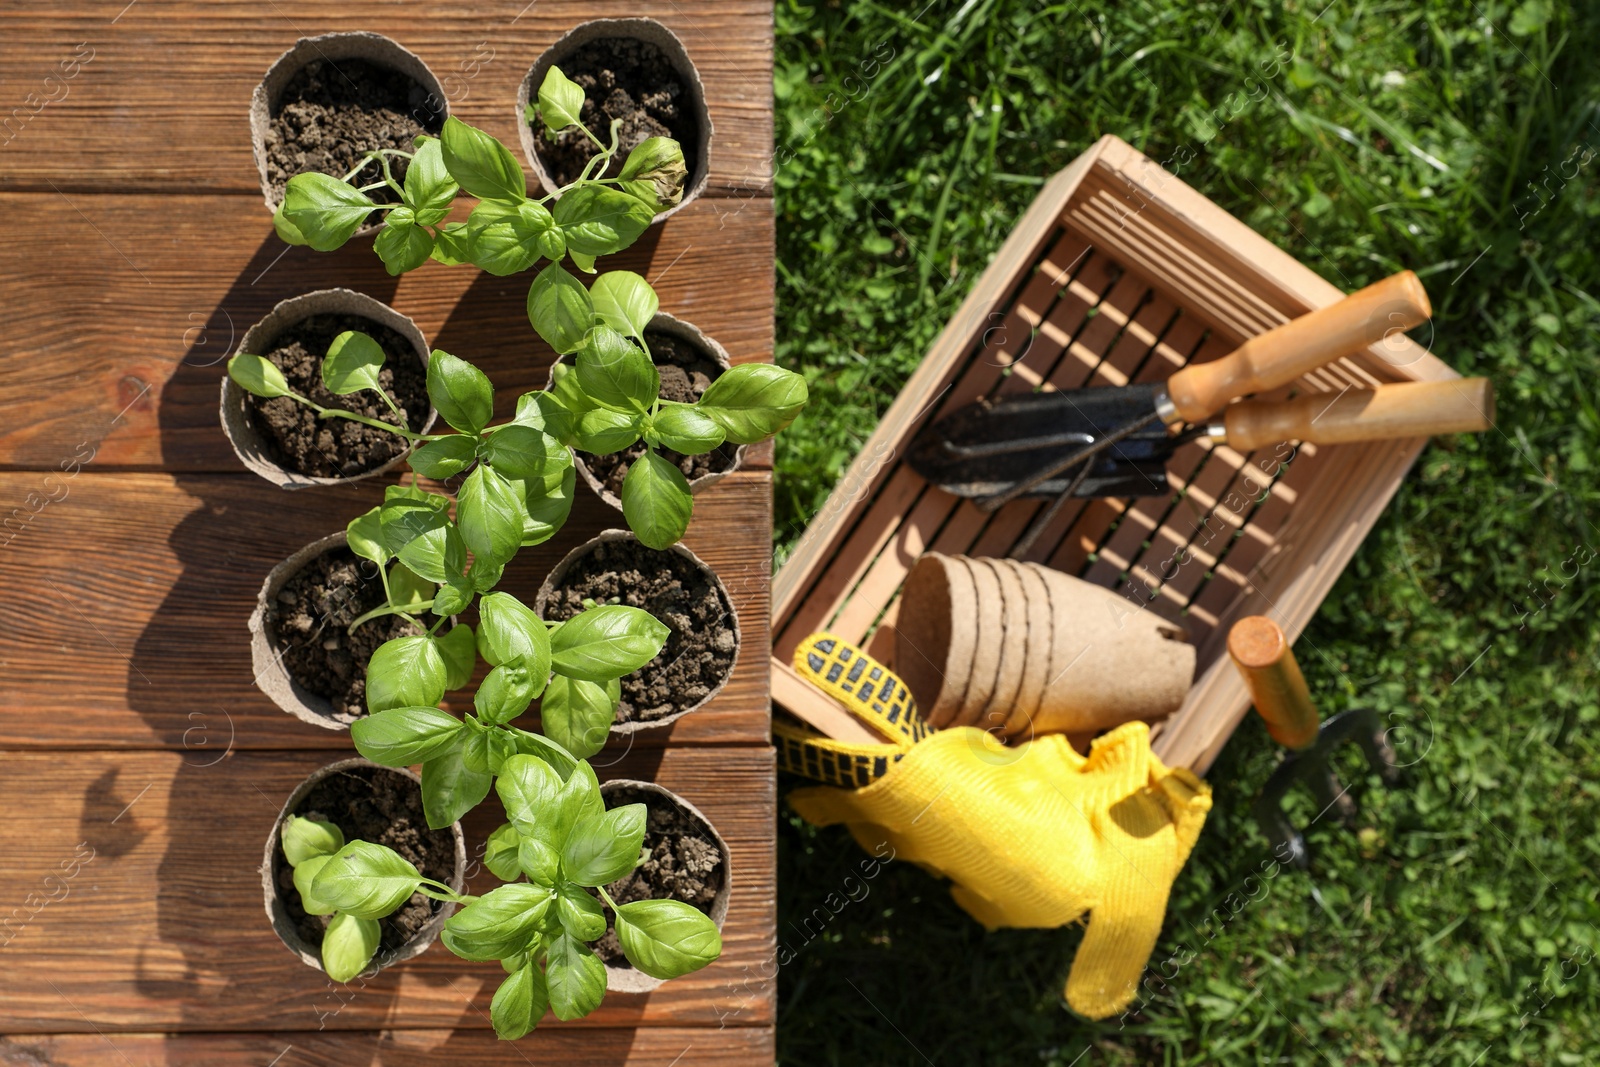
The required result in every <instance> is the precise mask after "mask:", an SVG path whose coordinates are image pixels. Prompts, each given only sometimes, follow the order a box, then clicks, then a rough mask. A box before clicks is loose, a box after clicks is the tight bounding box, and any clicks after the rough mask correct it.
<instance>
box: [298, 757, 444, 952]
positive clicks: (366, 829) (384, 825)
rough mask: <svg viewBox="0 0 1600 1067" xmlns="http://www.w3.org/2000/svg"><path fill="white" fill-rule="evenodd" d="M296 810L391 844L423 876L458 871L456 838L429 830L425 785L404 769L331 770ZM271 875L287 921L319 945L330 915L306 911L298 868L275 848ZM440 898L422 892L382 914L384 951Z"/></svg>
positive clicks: (423, 921)
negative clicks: (296, 875)
mask: <svg viewBox="0 0 1600 1067" xmlns="http://www.w3.org/2000/svg"><path fill="white" fill-rule="evenodd" d="M292 814H295V815H299V816H302V817H304V818H307V819H311V818H316V819H322V820H324V821H326V822H331V823H333V824H334V825H335V826H337V827H338V828H339V829H340V830H341V831H343V833H344V839H345V841H346V842H350V841H357V840H359V841H370V842H372V843H373V844H375V845H387V846H388V847H389V848H392V849H394V850H395V851H396V852H398V853H400V855H402V856H404V857H405V858H406V859H407V860H409V861H410V862H411V863H412V864H413V865H414V866H415V867H416V868H417V870H419V871H421V872H422V874H423V875H424V877H427V878H432V879H434V880H435V881H438V882H443V883H444V884H445V885H449V884H450V879H451V877H453V876H454V874H455V865H456V845H455V837H454V835H452V834H451V833H450V831H449V830H430V829H429V828H428V817H427V816H426V815H425V814H424V813H423V810H422V787H421V786H419V785H418V784H417V783H416V782H413V781H412V780H411V779H409V778H407V777H406V776H405V775H403V774H399V773H397V772H395V771H391V770H388V769H386V768H383V767H352V768H350V769H349V770H345V771H341V772H339V773H337V774H330V775H329V776H328V777H326V778H324V779H323V780H322V781H320V782H318V783H317V784H316V786H314V787H313V788H312V790H311V792H309V793H307V794H306V796H305V799H304V800H302V801H301V802H300V806H299V807H298V808H296V809H295V810H294V812H293V813H292ZM272 871H273V873H272V877H273V881H274V883H275V884H276V885H277V887H278V897H279V899H281V900H282V901H283V904H284V908H285V910H286V911H287V912H288V914H289V921H290V922H292V923H294V926H295V930H296V931H297V932H298V933H299V934H300V936H301V938H303V939H304V940H305V942H306V943H307V944H308V945H314V946H316V945H321V944H322V932H323V930H325V929H327V926H328V922H329V920H330V919H332V918H333V917H332V916H331V915H307V914H306V912H305V908H304V907H302V906H301V904H300V892H299V890H297V889H295V887H294V868H292V867H290V866H289V860H288V859H287V858H286V857H285V856H284V854H283V846H282V845H281V844H280V845H279V846H278V850H277V851H276V852H275V853H273V860H272ZM438 908H439V902H438V901H435V900H429V899H428V898H427V897H425V896H423V895H422V894H421V893H413V894H411V899H410V900H407V901H406V902H405V903H404V904H402V905H400V908H399V910H397V911H396V912H394V914H392V915H390V916H388V917H387V918H383V919H379V920H378V925H379V927H380V928H381V929H382V931H383V937H382V940H381V941H380V942H379V946H380V947H379V950H378V951H380V952H393V951H394V950H396V949H398V948H400V946H402V945H404V944H405V943H406V942H407V941H409V940H411V938H412V937H413V936H414V935H415V934H416V932H417V931H418V930H420V929H422V928H423V927H424V926H426V925H427V923H428V920H430V919H432V918H433V915H434V912H435V911H437V910H438Z"/></svg>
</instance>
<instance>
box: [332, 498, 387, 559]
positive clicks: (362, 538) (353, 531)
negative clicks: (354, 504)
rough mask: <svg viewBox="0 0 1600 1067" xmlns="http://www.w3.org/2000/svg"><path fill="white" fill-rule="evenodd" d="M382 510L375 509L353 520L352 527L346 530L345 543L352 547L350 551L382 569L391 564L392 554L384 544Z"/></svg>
mask: <svg viewBox="0 0 1600 1067" xmlns="http://www.w3.org/2000/svg"><path fill="white" fill-rule="evenodd" d="M380 510H381V508H373V509H372V510H371V511H368V512H367V513H365V514H364V515H361V516H360V517H359V518H354V519H351V520H350V525H348V526H346V527H345V528H344V542H345V544H346V545H348V546H350V551H352V552H354V553H355V554H356V555H358V556H360V557H361V558H362V559H370V560H371V561H372V562H374V563H376V564H377V565H378V566H380V567H381V566H383V565H384V564H385V563H387V562H389V560H390V558H391V553H390V552H389V550H388V549H387V548H386V547H384V544H383V525H382V523H381V522H380V521H379V518H378V514H379V512H380Z"/></svg>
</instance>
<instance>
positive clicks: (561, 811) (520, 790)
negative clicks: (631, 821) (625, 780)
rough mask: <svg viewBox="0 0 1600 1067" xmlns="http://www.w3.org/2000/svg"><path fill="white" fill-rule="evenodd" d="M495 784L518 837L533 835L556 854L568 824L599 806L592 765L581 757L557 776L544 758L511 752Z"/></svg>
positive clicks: (522, 735)
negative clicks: (562, 778) (561, 775)
mask: <svg viewBox="0 0 1600 1067" xmlns="http://www.w3.org/2000/svg"><path fill="white" fill-rule="evenodd" d="M516 736H517V738H518V740H519V741H520V740H523V739H524V738H527V737H535V736H537V735H532V734H527V733H526V731H519V732H518V733H517V735H516ZM495 790H496V792H498V793H499V794H500V802H501V804H503V805H504V806H505V809H506V816H507V818H509V819H510V820H511V822H512V825H514V826H515V827H516V828H517V833H518V834H519V835H521V837H522V838H523V841H524V843H526V842H528V841H530V840H532V841H537V842H539V843H541V844H542V845H544V846H545V848H547V849H549V850H551V851H552V852H554V853H556V854H557V855H559V854H560V852H561V849H562V847H563V845H564V844H565V843H566V840H567V834H568V833H569V832H570V831H571V829H572V827H573V826H574V825H576V824H577V823H578V822H579V821H580V820H582V819H584V818H585V817H588V816H593V815H599V814H601V813H603V812H604V810H605V804H604V801H603V800H602V799H601V797H600V783H599V782H598V781H597V780H596V778H595V774H594V768H592V767H590V766H589V765H588V764H587V763H584V762H582V761H578V762H577V763H575V764H574V765H573V769H572V772H571V773H570V774H569V775H568V776H567V779H566V781H564V782H563V781H562V780H561V777H560V775H559V774H558V773H557V772H556V769H555V768H554V767H552V766H551V765H550V764H549V763H548V762H546V761H545V760H544V759H541V758H540V757H538V756H532V755H525V754H519V755H516V756H512V757H510V758H508V759H507V760H506V761H505V762H504V763H503V764H502V766H501V768H500V778H499V779H498V780H497V781H496V782H495ZM524 869H526V868H524ZM530 873H531V872H530Z"/></svg>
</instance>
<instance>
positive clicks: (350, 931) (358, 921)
mask: <svg viewBox="0 0 1600 1067" xmlns="http://www.w3.org/2000/svg"><path fill="white" fill-rule="evenodd" d="M382 936H383V931H382V929H381V928H380V927H379V926H378V921H377V920H376V919H363V918H359V917H357V916H355V915H351V914H350V913H349V912H340V913H339V914H338V915H335V916H334V917H333V919H332V920H331V921H330V922H329V923H328V928H327V929H326V930H324V931H322V969H323V970H324V971H327V972H328V977H329V978H332V979H333V980H334V981H335V982H348V981H350V979H352V978H354V977H355V976H356V975H358V974H360V973H361V972H362V971H364V970H366V969H367V964H369V963H371V962H372V957H373V955H374V954H375V953H376V952H377V951H378V942H379V941H380V940H382Z"/></svg>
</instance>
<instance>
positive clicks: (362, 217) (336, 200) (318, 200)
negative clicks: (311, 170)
mask: <svg viewBox="0 0 1600 1067" xmlns="http://www.w3.org/2000/svg"><path fill="white" fill-rule="evenodd" d="M377 206H378V205H377V204H376V203H374V202H373V201H372V200H371V199H370V198H369V197H368V196H367V194H366V193H363V192H362V191H361V190H359V189H357V188H356V187H355V186H353V185H350V184H348V183H346V182H342V181H340V180H339V179H338V178H335V177H333V176H331V175H328V174H296V175H295V176H294V177H293V178H290V179H289V184H288V187H287V188H285V189H284V193H283V217H284V218H285V219H287V220H288V221H289V222H290V223H291V224H292V225H293V226H294V228H295V229H296V230H299V231H300V235H301V236H302V237H304V238H305V239H306V244H308V245H310V246H311V247H312V248H315V249H316V250H317V251H318V252H332V251H333V250H334V249H335V248H338V247H339V246H340V245H342V244H344V243H345V242H346V241H348V240H350V238H351V236H353V235H354V234H355V232H356V231H357V230H359V229H361V224H362V223H364V222H366V221H367V216H368V215H370V214H372V210H373V209H374V208H376V207H377Z"/></svg>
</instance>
